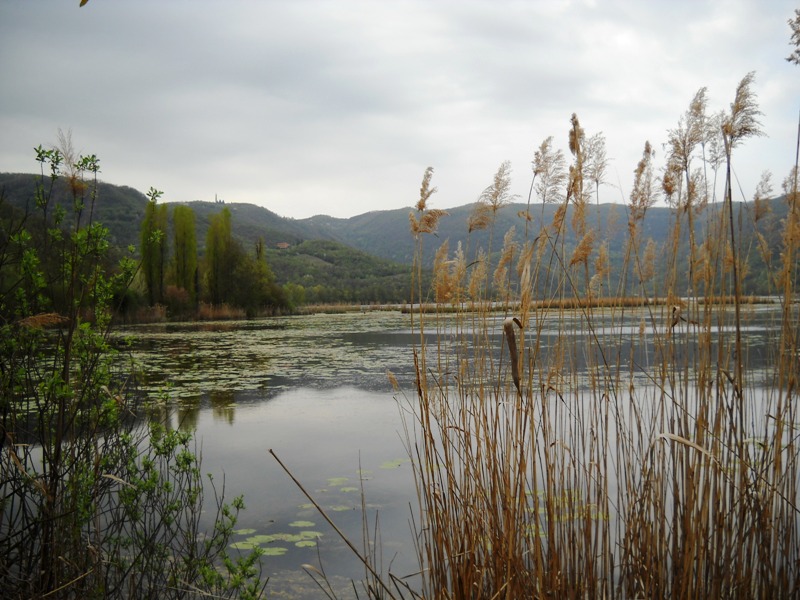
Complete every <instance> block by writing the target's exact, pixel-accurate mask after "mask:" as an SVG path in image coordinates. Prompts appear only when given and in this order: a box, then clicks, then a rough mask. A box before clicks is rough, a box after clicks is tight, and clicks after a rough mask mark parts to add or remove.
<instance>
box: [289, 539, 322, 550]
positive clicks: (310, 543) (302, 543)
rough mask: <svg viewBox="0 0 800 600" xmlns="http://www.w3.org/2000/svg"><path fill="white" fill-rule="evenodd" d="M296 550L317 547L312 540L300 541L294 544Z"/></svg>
mask: <svg viewBox="0 0 800 600" xmlns="http://www.w3.org/2000/svg"><path fill="white" fill-rule="evenodd" d="M294 545H295V546H297V547H298V548H311V547H313V546H316V545H317V542H315V541H314V540H300V541H299V542H295V544H294Z"/></svg>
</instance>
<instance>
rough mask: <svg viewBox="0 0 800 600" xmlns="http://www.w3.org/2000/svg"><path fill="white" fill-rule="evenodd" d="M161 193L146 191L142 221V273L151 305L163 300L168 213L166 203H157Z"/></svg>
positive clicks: (152, 190)
mask: <svg viewBox="0 0 800 600" xmlns="http://www.w3.org/2000/svg"><path fill="white" fill-rule="evenodd" d="M161 195H162V192H160V191H158V190H156V189H155V188H150V190H149V191H148V193H147V197H148V198H149V199H150V200H149V202H148V203H147V208H146V209H145V214H144V220H143V221H142V235H141V252H142V274H143V275H144V282H145V286H146V288H147V298H148V300H149V302H150V305H151V306H152V305H154V304H160V303H163V301H164V282H165V275H166V273H165V271H166V262H167V251H168V239H167V225H168V213H167V205H166V204H158V199H159V198H160V197H161Z"/></svg>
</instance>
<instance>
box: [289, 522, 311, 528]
mask: <svg viewBox="0 0 800 600" xmlns="http://www.w3.org/2000/svg"><path fill="white" fill-rule="evenodd" d="M313 526H314V523H313V522H311V521H292V522H291V523H289V527H313Z"/></svg>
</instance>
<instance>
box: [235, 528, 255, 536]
mask: <svg viewBox="0 0 800 600" xmlns="http://www.w3.org/2000/svg"><path fill="white" fill-rule="evenodd" d="M255 532H256V530H255V529H234V530H233V531H232V532H231V533H233V534H234V535H251V534H253V533H255Z"/></svg>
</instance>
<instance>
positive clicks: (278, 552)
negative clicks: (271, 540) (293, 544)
mask: <svg viewBox="0 0 800 600" xmlns="http://www.w3.org/2000/svg"><path fill="white" fill-rule="evenodd" d="M288 551H289V549H288V548H282V547H281V546H269V547H268V548H264V549H263V552H264V556H283V555H284V554H286V553H287V552H288Z"/></svg>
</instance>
